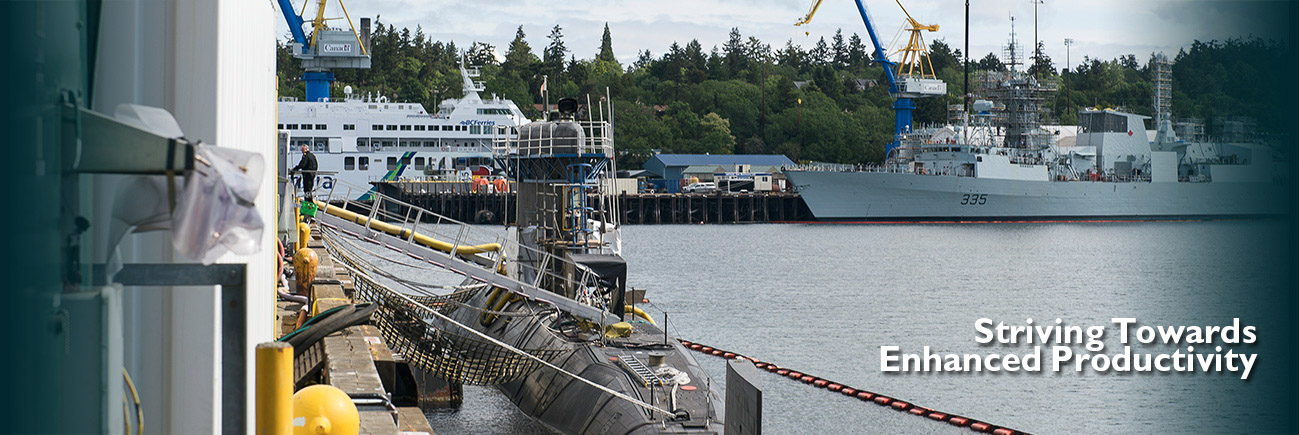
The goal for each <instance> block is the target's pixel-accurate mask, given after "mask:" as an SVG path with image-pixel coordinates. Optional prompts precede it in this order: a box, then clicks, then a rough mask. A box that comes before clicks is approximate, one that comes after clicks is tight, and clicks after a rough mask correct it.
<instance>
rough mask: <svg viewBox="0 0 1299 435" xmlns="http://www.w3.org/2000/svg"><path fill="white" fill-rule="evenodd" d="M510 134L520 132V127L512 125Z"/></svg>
mask: <svg viewBox="0 0 1299 435" xmlns="http://www.w3.org/2000/svg"><path fill="white" fill-rule="evenodd" d="M510 134H519V129H517V128H514V127H510Z"/></svg>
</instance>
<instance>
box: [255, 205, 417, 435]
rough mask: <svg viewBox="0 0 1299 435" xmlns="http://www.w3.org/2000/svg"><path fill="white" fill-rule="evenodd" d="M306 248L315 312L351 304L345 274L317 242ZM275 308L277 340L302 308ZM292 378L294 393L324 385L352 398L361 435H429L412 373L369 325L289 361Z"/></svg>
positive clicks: (288, 304)
mask: <svg viewBox="0 0 1299 435" xmlns="http://www.w3.org/2000/svg"><path fill="white" fill-rule="evenodd" d="M313 234H316V233H315V230H314V229H313ZM307 246H308V247H309V248H312V249H314V250H316V253H317V254H318V255H319V257H320V264H319V266H318V267H317V269H316V276H315V280H314V282H313V287H314V288H315V293H316V310H317V311H318V312H323V311H325V310H328V309H330V308H334V307H337V306H340V305H348V304H352V303H354V301H353V300H352V299H351V296H352V290H354V288H353V287H352V279H351V277H350V276H349V275H348V273H347V272H346V270H345V269H344V268H342V267H335V265H334V262H333V261H332V260H331V259H330V257H329V253H328V252H326V251H325V249H324V245H323V243H322V242H321V241H320V240H319V238H317V237H313V238H312V240H311V241H310V242H308V244H307ZM277 305H278V306H277V308H278V309H277V313H278V314H279V316H281V319H280V321H279V322H277V325H280V328H281V329H280V331H279V333H278V334H277V336H278V335H283V334H285V333H287V332H290V331H292V329H293V325H294V323H295V322H296V321H297V315H298V313H299V311H298V309H299V308H300V307H301V305H300V304H295V303H292V302H283V301H281V302H278V304H277ZM294 378H295V382H294V389H295V390H296V389H300V388H302V387H305V386H307V385H313V384H328V385H332V386H334V387H336V388H338V389H340V390H343V392H345V393H347V394H348V395H349V396H351V397H352V398H353V400H354V401H357V402H358V403H359V404H358V405H357V410H358V411H359V412H360V417H361V431H360V433H362V434H383V435H397V434H403V435H414V434H429V435H432V434H433V428H432V427H431V426H430V425H429V422H428V419H426V418H425V417H424V413H423V411H422V410H420V408H419V403H420V394H419V391H420V388H419V386H418V385H416V377H415V376H414V374H413V372H412V368H411V367H410V365H409V364H407V363H406V362H405V361H404V360H402V358H401V357H400V355H395V354H393V352H392V350H390V349H389V348H388V346H387V345H386V344H385V343H384V340H383V337H382V335H381V334H380V333H379V330H378V329H377V328H375V327H374V326H371V325H360V326H353V327H349V328H347V329H344V330H342V331H339V332H336V333H333V334H330V335H329V336H327V337H325V338H324V339H323V340H321V341H320V342H317V343H316V344H314V345H312V346H311V347H310V348H308V349H307V350H306V351H305V352H304V353H303V354H302V355H300V356H298V357H297V358H295V359H294Z"/></svg>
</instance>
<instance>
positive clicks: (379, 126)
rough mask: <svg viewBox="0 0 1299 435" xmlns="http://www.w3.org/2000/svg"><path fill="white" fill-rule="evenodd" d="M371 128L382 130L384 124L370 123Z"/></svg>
mask: <svg viewBox="0 0 1299 435" xmlns="http://www.w3.org/2000/svg"><path fill="white" fill-rule="evenodd" d="M370 130H373V131H380V130H383V126H382V125H379V124H371V125H370Z"/></svg>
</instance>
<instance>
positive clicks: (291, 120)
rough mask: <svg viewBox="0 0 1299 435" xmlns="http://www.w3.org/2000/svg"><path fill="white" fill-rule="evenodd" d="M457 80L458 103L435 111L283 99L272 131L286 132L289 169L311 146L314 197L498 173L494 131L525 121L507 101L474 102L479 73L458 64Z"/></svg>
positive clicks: (376, 101)
mask: <svg viewBox="0 0 1299 435" xmlns="http://www.w3.org/2000/svg"><path fill="white" fill-rule="evenodd" d="M460 74H461V77H462V79H463V81H464V94H465V95H464V97H463V98H460V99H448V100H446V101H444V102H442V103H441V104H439V105H438V110H437V112H436V113H430V112H428V111H426V110H425V109H424V106H423V105H421V104H419V103H408V102H393V101H389V100H388V98H387V97H383V96H371V95H369V94H367V95H355V94H353V93H352V91H351V88H350V87H348V88H346V89H345V90H344V93H345V94H346V96H345V97H344V98H343V99H342V100H341V101H326V102H303V101H296V99H293V98H282V99H281V100H280V102H279V121H278V122H279V126H278V127H279V129H280V130H281V131H287V132H289V136H290V147H289V148H290V151H289V162H288V163H289V165H293V164H296V163H297V161H298V160H299V159H300V158H301V156H302V153H301V152H299V151H298V150H299V147H298V146H299V145H301V144H307V145H309V146H311V149H312V152H313V153H315V155H316V159H317V161H318V162H319V170H320V171H321V174H320V175H317V178H316V183H315V184H316V187H315V188H316V191H317V192H320V191H322V190H328V189H330V188H332V187H333V185H334V184H335V182H336V181H343V182H345V183H346V184H350V185H354V186H367V185H369V183H370V182H371V181H379V180H387V181H394V180H400V179H440V180H469V179H470V178H471V177H472V176H474V175H489V174H494V173H496V172H497V170H496V169H494V166H493V164H492V149H491V144H492V135H493V133H494V130H496V129H498V128H499V129H500V130H501V131H509V134H510V135H513V134H517V127H518V126H519V125H522V124H525V123H527V122H528V119H527V118H526V117H525V116H524V115H523V112H522V111H520V110H519V108H518V106H516V105H515V104H514V102H512V101H510V100H506V99H502V98H498V97H496V96H495V95H493V96H492V97H491V98H490V99H484V98H482V97H480V96H479V94H478V93H479V92H483V90H484V87H483V83H482V82H480V81H475V79H476V78H478V77H479V70H478V68H477V67H465V66H464V65H461V67H460ZM294 183H296V184H298V185H299V186H300V185H301V180H299V179H297V178H296V177H295V180H294ZM336 194H337V192H336ZM364 196H365V195H358V198H360V197H364Z"/></svg>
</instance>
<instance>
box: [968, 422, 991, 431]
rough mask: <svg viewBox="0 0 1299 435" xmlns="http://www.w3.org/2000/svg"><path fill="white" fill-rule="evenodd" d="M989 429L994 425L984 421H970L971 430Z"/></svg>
mask: <svg viewBox="0 0 1299 435" xmlns="http://www.w3.org/2000/svg"><path fill="white" fill-rule="evenodd" d="M989 429H992V425H989V424H987V423H984V422H977V423H970V430H973V431H978V432H987V431H988V430H989Z"/></svg>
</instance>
